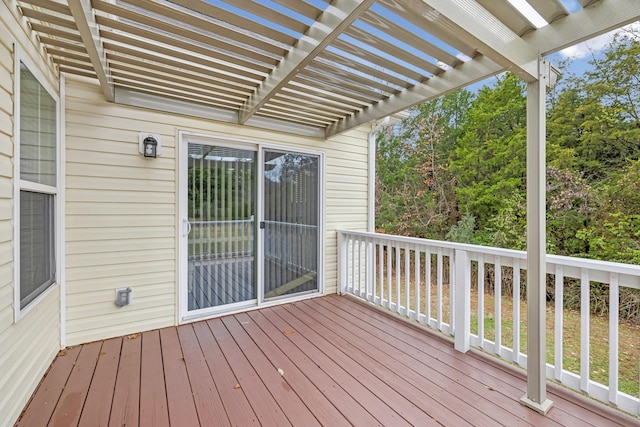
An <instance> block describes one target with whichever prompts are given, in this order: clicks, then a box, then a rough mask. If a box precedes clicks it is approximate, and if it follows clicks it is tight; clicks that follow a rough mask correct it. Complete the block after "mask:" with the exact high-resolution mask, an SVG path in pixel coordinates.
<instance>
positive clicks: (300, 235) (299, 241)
mask: <svg viewBox="0 0 640 427" xmlns="http://www.w3.org/2000/svg"><path fill="white" fill-rule="evenodd" d="M263 158H264V172H263V191H264V203H263V205H264V208H263V212H264V215H263V218H264V222H263V223H262V224H261V227H262V228H263V229H264V238H263V241H264V254H263V259H264V263H263V265H264V277H263V280H264V298H265V299H269V298H275V297H278V296H281V295H292V294H299V293H305V292H313V291H317V290H318V262H319V257H318V238H319V236H318V224H319V209H318V208H319V206H318V201H319V183H320V177H319V158H318V157H317V156H312V155H305V154H296V153H292V152H285V151H277V150H264V155H263Z"/></svg>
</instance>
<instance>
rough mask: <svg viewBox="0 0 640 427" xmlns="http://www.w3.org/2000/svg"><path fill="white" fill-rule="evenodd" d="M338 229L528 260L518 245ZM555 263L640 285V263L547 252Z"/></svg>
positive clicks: (549, 262)
mask: <svg viewBox="0 0 640 427" xmlns="http://www.w3.org/2000/svg"><path fill="white" fill-rule="evenodd" d="M338 233H344V234H345V235H349V236H357V237H365V238H375V239H377V240H378V241H388V242H401V243H406V244H410V245H420V246H433V247H438V248H445V249H451V250H456V249H458V250H463V251H466V252H469V253H471V254H472V255H473V254H483V255H491V256H498V257H506V258H515V259H520V260H525V261H526V259H527V252H526V251H519V250H514V249H503V248H496V247H492V246H482V245H474V244H469V243H457V242H446V241H442V240H431V239H423V238H420V237H407V236H394V235H392V234H384V233H373V232H367V231H349V230H338ZM476 258H477V257H474V256H471V259H472V260H474V261H475V260H477V259H476ZM555 265H562V266H567V267H575V268H585V269H588V270H596V271H602V272H605V273H617V274H622V275H625V276H632V277H638V280H637V281H636V282H635V283H633V282H625V283H621V284H620V286H624V287H628V288H634V289H640V265H634V264H624V263H620V262H612V261H601V260H595V259H588V258H578V257H570V256H564V255H553V254H547V272H549V273H553V269H552V267H553V266H555Z"/></svg>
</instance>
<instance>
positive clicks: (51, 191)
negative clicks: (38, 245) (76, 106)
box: [13, 44, 63, 323]
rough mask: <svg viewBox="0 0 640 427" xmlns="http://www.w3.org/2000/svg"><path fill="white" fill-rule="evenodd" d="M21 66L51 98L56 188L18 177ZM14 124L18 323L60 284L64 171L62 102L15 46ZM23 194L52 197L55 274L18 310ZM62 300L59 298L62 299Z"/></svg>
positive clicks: (15, 300) (17, 306) (16, 302)
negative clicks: (31, 193) (21, 198)
mask: <svg viewBox="0 0 640 427" xmlns="http://www.w3.org/2000/svg"><path fill="white" fill-rule="evenodd" d="M21 64H23V65H24V66H25V67H26V68H27V70H28V71H29V72H30V73H31V74H32V75H33V77H34V78H35V79H36V80H37V82H38V83H39V84H40V86H42V88H44V90H45V91H46V92H47V93H48V94H49V96H51V98H52V99H53V101H54V102H55V113H54V117H55V122H56V123H55V130H54V135H55V161H56V166H55V173H56V179H55V185H54V186H50V185H45V184H40V183H37V182H33V181H27V180H23V179H22V178H21V175H20V172H21V171H20V163H21V161H20V159H21V156H20V147H21V145H20V134H21V112H20V106H21V99H20V92H21V87H20V85H21V75H20V66H21ZM13 70H14V98H13V100H14V103H13V107H14V121H13V148H14V150H13V207H14V211H13V243H14V244H13V307H14V323H17V322H18V321H19V320H20V319H21V318H22V317H24V316H25V315H26V314H27V313H29V312H30V311H31V310H32V309H34V307H36V306H38V304H39V302H40V301H42V300H43V299H45V298H47V296H48V295H49V294H51V293H52V292H54V290H56V289H57V288H58V284H59V282H60V276H61V265H62V264H61V260H60V258H61V248H62V244H61V240H62V235H61V232H60V231H61V227H60V225H61V214H62V211H61V209H60V203H61V202H60V189H61V182H62V176H61V175H62V172H63V168H62V167H61V161H62V155H61V152H62V146H61V141H62V137H61V128H62V127H61V123H62V120H61V119H62V116H61V105H60V104H61V101H60V96H59V95H58V93H57V92H56V91H55V90H54V87H53V86H52V85H51V83H50V82H49V81H48V80H47V79H46V78H45V76H44V74H43V73H42V71H41V70H40V69H39V68H38V66H37V65H36V64H35V63H34V62H33V61H32V60H31V59H30V58H29V56H28V55H26V54H25V53H24V52H23V51H22V50H21V49H20V47H19V46H17V45H16V44H14V66H13ZM22 191H29V192H34V193H40V194H48V195H52V196H53V207H52V212H51V214H52V215H53V221H52V223H53V242H52V250H53V262H54V265H55V274H54V276H53V281H52V283H50V284H49V285H48V286H47V287H46V288H44V289H43V290H41V291H40V293H39V295H37V296H36V297H35V298H34V299H32V300H31V301H30V302H29V303H28V304H27V305H26V306H25V307H24V308H21V307H20V305H21V298H20V292H21V288H20V261H21V260H20V247H21V242H20V223H21V206H20V204H21V203H20V195H21V192H22ZM61 298H62V296H61Z"/></svg>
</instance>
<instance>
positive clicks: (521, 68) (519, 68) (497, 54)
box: [406, 0, 538, 82]
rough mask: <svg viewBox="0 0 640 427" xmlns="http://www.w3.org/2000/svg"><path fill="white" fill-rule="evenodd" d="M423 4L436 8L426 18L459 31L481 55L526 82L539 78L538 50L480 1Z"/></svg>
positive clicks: (433, 0) (443, 0) (429, 1)
mask: <svg viewBox="0 0 640 427" xmlns="http://www.w3.org/2000/svg"><path fill="white" fill-rule="evenodd" d="M406 3H407V4H409V2H406ZM422 3H424V4H425V5H427V6H428V7H429V8H431V9H433V10H432V11H431V12H430V14H431V15H430V16H426V17H427V19H429V18H430V19H432V20H433V21H434V23H435V24H436V25H439V26H443V27H445V28H447V29H448V30H449V31H451V32H453V33H456V34H458V35H459V37H460V38H461V39H463V40H465V42H467V43H468V44H469V45H472V46H474V47H475V48H476V49H477V50H478V51H479V52H480V53H481V54H483V55H484V56H488V57H489V58H490V59H491V60H492V61H494V62H495V63H496V64H499V65H501V66H502V67H503V68H505V69H506V70H509V71H511V72H512V73H514V74H516V75H518V76H519V77H520V78H521V79H523V80H524V81H526V82H532V81H535V80H536V79H537V75H536V72H535V61H536V59H537V57H538V51H537V50H535V49H533V48H532V47H531V46H529V45H528V44H527V43H526V42H525V41H524V40H522V38H521V37H520V35H519V34H516V33H514V32H513V31H512V30H511V29H510V28H509V27H507V26H506V25H505V24H504V23H503V22H502V21H500V20H499V19H498V18H496V17H495V16H493V15H492V14H491V13H490V12H489V11H487V10H486V9H485V8H484V7H482V6H481V5H480V4H479V3H478V2H476V1H472V0H464V1H451V0H422ZM414 5H415V4H414ZM408 7H413V6H408ZM423 16H424V15H423Z"/></svg>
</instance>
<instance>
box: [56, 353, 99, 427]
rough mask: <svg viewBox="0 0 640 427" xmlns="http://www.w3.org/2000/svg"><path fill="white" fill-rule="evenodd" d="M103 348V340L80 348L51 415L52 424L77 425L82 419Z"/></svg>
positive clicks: (59, 426) (61, 425)
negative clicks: (83, 409)
mask: <svg viewBox="0 0 640 427" xmlns="http://www.w3.org/2000/svg"><path fill="white" fill-rule="evenodd" d="M101 348H102V342H93V343H90V344H87V345H84V346H82V348H81V349H80V354H79V355H78V359H77V360H76V363H75V365H74V367H73V370H72V371H71V375H69V379H68V380H67V384H66V385H65V387H64V390H63V391H62V395H60V399H59V400H58V405H57V406H56V410H55V411H53V415H52V416H51V421H50V422H49V425H50V426H52V427H63V426H72V425H73V426H75V425H77V424H78V422H79V421H80V416H81V415H82V408H83V407H84V402H85V399H86V397H87V394H88V393H89V386H90V385H91V380H92V378H93V373H94V371H95V368H96V364H97V363H98V356H99V354H100V349H101Z"/></svg>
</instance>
